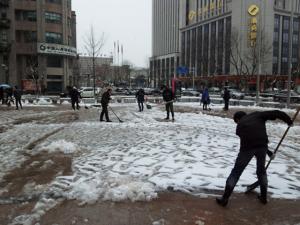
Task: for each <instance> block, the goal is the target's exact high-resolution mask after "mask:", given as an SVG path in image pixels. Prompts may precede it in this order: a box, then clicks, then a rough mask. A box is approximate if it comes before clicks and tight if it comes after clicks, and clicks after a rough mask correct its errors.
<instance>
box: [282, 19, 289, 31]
mask: <svg viewBox="0 0 300 225" xmlns="http://www.w3.org/2000/svg"><path fill="white" fill-rule="evenodd" d="M283 29H284V30H289V29H290V18H289V17H286V16H284V17H283Z"/></svg>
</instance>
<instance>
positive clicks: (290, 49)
mask: <svg viewBox="0 0 300 225" xmlns="http://www.w3.org/2000/svg"><path fill="white" fill-rule="evenodd" d="M290 1H291V18H290V34H289V58H288V83H287V90H288V93H287V102H286V107H287V108H289V107H290V104H291V80H292V67H293V64H292V63H293V62H292V61H293V56H292V51H293V30H294V23H293V20H294V0H290Z"/></svg>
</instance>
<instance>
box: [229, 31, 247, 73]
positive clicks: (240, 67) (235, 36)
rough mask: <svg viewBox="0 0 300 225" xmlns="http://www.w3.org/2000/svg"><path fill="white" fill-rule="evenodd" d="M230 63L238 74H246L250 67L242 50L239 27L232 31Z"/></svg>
mask: <svg viewBox="0 0 300 225" xmlns="http://www.w3.org/2000/svg"><path fill="white" fill-rule="evenodd" d="M226 44H229V45H230V63H231V65H233V67H234V68H235V71H236V73H237V75H245V74H247V73H248V71H249V69H248V67H247V64H246V62H245V58H244V56H243V53H242V51H241V48H240V46H241V37H240V34H239V31H238V30H237V29H233V30H232V32H231V39H230V43H226Z"/></svg>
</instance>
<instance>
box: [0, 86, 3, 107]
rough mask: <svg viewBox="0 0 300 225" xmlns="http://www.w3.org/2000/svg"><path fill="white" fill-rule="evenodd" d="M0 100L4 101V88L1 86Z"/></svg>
mask: <svg viewBox="0 0 300 225" xmlns="http://www.w3.org/2000/svg"><path fill="white" fill-rule="evenodd" d="M0 101H1V102H2V104H3V103H4V90H3V87H0Z"/></svg>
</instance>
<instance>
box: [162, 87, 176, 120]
mask: <svg viewBox="0 0 300 225" xmlns="http://www.w3.org/2000/svg"><path fill="white" fill-rule="evenodd" d="M162 88H164V91H163V93H162V95H163V100H164V101H165V103H166V110H167V117H166V118H165V119H166V120H168V119H169V118H170V111H171V114H172V121H174V107H173V102H174V94H173V92H172V90H171V89H169V88H168V87H167V86H164V87H162Z"/></svg>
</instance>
